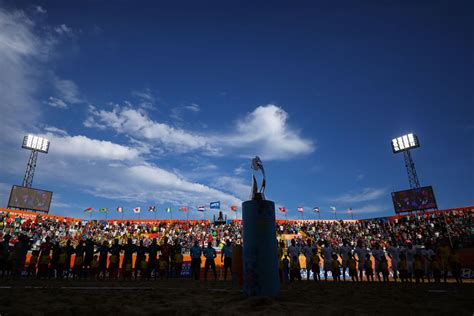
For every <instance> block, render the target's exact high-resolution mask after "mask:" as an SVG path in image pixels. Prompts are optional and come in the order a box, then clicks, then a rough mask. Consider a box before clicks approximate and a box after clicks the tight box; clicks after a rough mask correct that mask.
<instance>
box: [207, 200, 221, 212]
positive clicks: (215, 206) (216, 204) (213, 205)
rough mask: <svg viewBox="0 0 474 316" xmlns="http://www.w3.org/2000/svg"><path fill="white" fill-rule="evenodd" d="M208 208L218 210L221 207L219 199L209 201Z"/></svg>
mask: <svg viewBox="0 0 474 316" xmlns="http://www.w3.org/2000/svg"><path fill="white" fill-rule="evenodd" d="M209 208H210V209H218V210H220V208H221V201H215V202H211V203H209Z"/></svg>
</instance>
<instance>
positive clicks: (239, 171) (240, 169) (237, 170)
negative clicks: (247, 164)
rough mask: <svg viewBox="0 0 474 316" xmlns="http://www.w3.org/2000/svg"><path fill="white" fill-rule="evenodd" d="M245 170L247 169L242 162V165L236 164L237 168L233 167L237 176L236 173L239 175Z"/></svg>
mask: <svg viewBox="0 0 474 316" xmlns="http://www.w3.org/2000/svg"><path fill="white" fill-rule="evenodd" d="M246 170H248V169H245V168H244V165H243V164H242V165H240V166H238V167H237V168H235V169H234V174H235V175H237V176H238V175H241V174H242V173H244V172H245V171H246Z"/></svg>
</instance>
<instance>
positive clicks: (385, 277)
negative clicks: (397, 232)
mask: <svg viewBox="0 0 474 316" xmlns="http://www.w3.org/2000/svg"><path fill="white" fill-rule="evenodd" d="M379 269H380V272H382V280H383V282H389V280H388V261H387V257H385V256H382V257H380V263H379Z"/></svg>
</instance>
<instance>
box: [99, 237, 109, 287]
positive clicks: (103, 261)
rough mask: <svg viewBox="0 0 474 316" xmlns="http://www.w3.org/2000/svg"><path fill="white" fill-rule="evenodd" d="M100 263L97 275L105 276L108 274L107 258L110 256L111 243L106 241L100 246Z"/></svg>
mask: <svg viewBox="0 0 474 316" xmlns="http://www.w3.org/2000/svg"><path fill="white" fill-rule="evenodd" d="M98 252H99V265H98V268H97V277H99V278H100V277H101V276H102V277H105V276H106V274H107V259H108V256H109V243H108V242H107V241H104V242H103V243H102V245H101V246H100V247H99V251H98Z"/></svg>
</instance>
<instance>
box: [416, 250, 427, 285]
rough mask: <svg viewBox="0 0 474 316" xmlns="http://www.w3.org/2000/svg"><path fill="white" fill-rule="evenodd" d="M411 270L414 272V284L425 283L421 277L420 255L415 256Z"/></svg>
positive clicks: (421, 263)
mask: <svg viewBox="0 0 474 316" xmlns="http://www.w3.org/2000/svg"><path fill="white" fill-rule="evenodd" d="M413 270H414V272H415V282H416V283H420V280H421V282H422V283H424V282H425V279H424V277H423V261H422V260H421V256H420V255H415V261H414V262H413Z"/></svg>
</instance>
